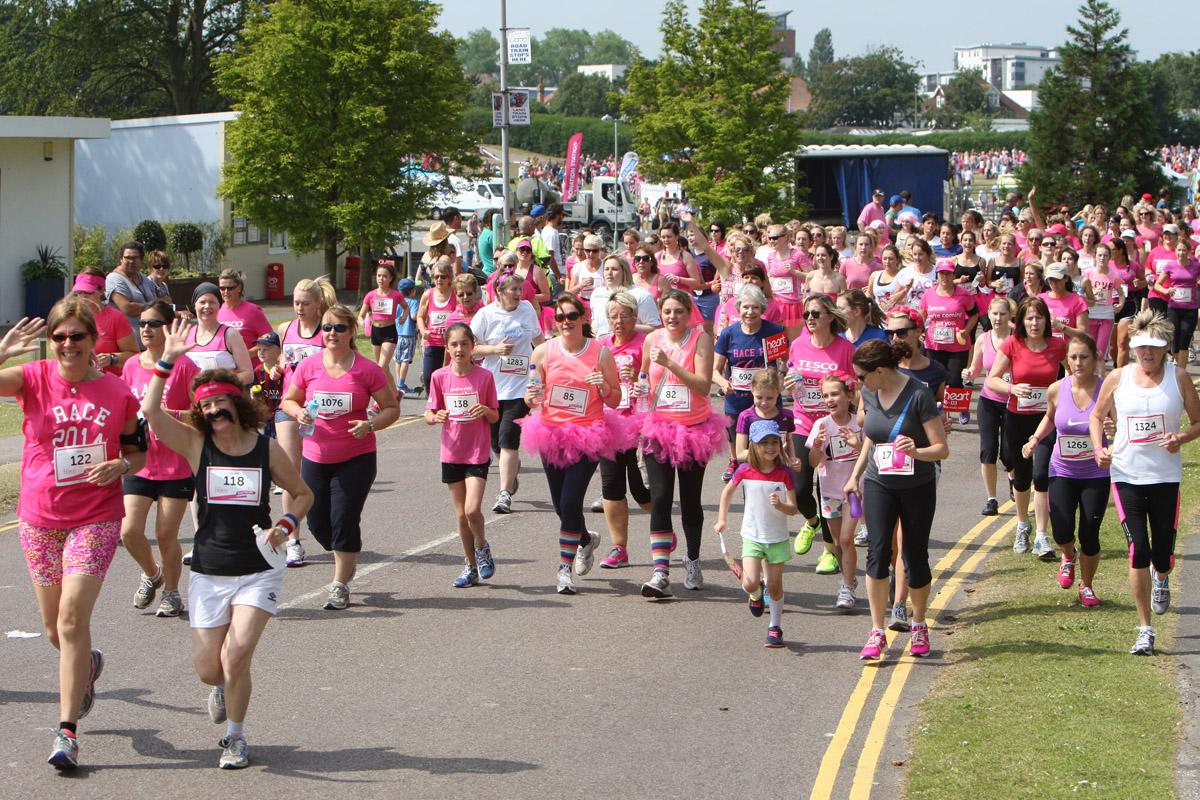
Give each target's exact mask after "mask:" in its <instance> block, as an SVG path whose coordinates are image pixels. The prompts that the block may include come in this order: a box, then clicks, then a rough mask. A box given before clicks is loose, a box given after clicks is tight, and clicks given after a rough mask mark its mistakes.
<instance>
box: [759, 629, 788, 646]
mask: <svg viewBox="0 0 1200 800" xmlns="http://www.w3.org/2000/svg"><path fill="white" fill-rule="evenodd" d="M763 647H769V648H771V649H772V650H777V649H779V648H780V647H783V628H781V627H779V626H778V625H772V626H771V627H769V628H767V643H766V644H764V645H763Z"/></svg>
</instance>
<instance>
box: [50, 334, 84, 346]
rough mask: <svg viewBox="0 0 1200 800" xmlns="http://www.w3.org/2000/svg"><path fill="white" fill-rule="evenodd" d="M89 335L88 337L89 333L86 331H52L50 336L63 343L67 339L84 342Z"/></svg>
mask: <svg viewBox="0 0 1200 800" xmlns="http://www.w3.org/2000/svg"><path fill="white" fill-rule="evenodd" d="M87 337H88V335H87V334H86V333H52V334H50V338H51V339H53V340H54V341H56V342H58V343H59V344H62V343H63V342H65V341H66V340H67V339H70V340H71V341H72V342H82V341H83V340H84V339H86V338H87Z"/></svg>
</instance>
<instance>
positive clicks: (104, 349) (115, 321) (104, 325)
mask: <svg viewBox="0 0 1200 800" xmlns="http://www.w3.org/2000/svg"><path fill="white" fill-rule="evenodd" d="M93 318H94V319H95V321H96V334H97V336H96V346H95V348H94V352H95V353H96V354H97V355H100V354H101V353H119V352H121V346H120V344H118V343H119V342H120V341H121V340H122V339H124V338H125V337H126V336H132V335H133V328H131V327H130V326H129V318H128V317H126V316H125V315H124V314H122V313H121V312H120V311H118V310H117V309H115V308H113V307H112V306H105V307H104V308H102V309H100V310H99V311H97V312H96V313H95V314H94V315H93ZM134 349H135V350H136V349H137V347H134ZM104 371H105V372H107V373H108V374H109V375H120V374H121V368H120V367H118V366H117V365H115V364H109V365H108V366H106V367H104Z"/></svg>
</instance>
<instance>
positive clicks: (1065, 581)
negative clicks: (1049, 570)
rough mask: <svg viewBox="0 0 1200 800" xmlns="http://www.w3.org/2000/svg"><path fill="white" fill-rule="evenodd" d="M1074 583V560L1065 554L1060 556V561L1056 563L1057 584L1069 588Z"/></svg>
mask: <svg viewBox="0 0 1200 800" xmlns="http://www.w3.org/2000/svg"><path fill="white" fill-rule="evenodd" d="M1074 584H1075V562H1074V561H1072V560H1071V559H1069V558H1067V557H1066V556H1063V557H1062V563H1061V564H1059V565H1058V585H1059V586H1061V587H1063V588H1064V589H1070V588H1071V587H1072V586H1073V585H1074Z"/></svg>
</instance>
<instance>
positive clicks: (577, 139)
mask: <svg viewBox="0 0 1200 800" xmlns="http://www.w3.org/2000/svg"><path fill="white" fill-rule="evenodd" d="M582 152H583V131H580V132H579V133H576V134H575V135H574V136H572V137H571V138H570V139H568V140H567V163H566V165H565V166H564V167H563V191H562V199H563V202H564V203H573V202H575V195H576V194H578V192H579V156H580V154H581V153H582Z"/></svg>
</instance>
